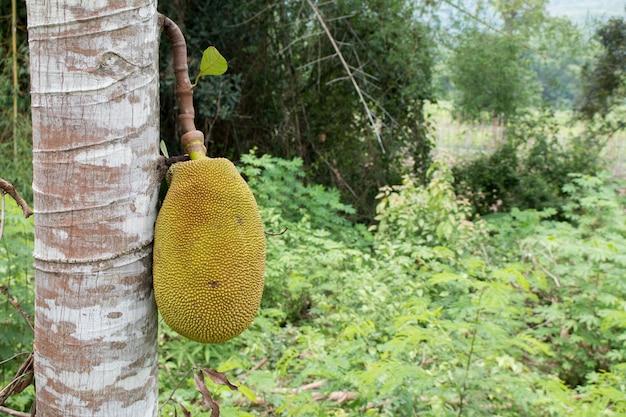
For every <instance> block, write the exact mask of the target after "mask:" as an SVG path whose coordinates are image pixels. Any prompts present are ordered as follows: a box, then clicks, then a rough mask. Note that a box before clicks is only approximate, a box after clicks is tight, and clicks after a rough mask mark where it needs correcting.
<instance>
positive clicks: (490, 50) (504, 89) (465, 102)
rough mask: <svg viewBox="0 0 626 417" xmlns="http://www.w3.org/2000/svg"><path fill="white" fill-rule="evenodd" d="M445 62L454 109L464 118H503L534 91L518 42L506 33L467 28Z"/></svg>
mask: <svg viewBox="0 0 626 417" xmlns="http://www.w3.org/2000/svg"><path fill="white" fill-rule="evenodd" d="M448 66H449V69H450V74H451V80H452V82H453V83H454V86H455V88H456V90H457V97H456V98H455V100H454V105H455V111H456V112H457V113H458V114H459V115H461V116H462V117H463V118H465V119H468V120H480V119H482V118H485V116H486V117H487V118H488V119H493V118H496V117H497V118H504V119H507V118H509V117H511V116H513V115H515V113H516V112H517V111H518V110H520V109H524V108H525V107H527V106H528V105H529V104H531V102H532V101H531V100H532V98H533V97H535V96H537V95H538V94H536V93H537V91H535V90H537V88H536V87H538V86H537V85H536V80H535V79H534V75H533V74H532V73H531V72H530V70H529V62H528V60H526V59H524V58H523V56H522V49H521V45H520V43H519V42H517V41H516V40H515V39H513V38H511V37H510V36H504V35H501V34H494V33H489V32H481V31H478V30H467V31H465V32H463V34H462V35H461V40H460V42H459V45H458V46H457V47H456V48H455V49H454V52H453V54H452V57H451V59H450V61H449V62H448Z"/></svg>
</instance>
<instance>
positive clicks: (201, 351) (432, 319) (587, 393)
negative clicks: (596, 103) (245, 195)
mask: <svg viewBox="0 0 626 417" xmlns="http://www.w3.org/2000/svg"><path fill="white" fill-rule="evenodd" d="M240 166H241V170H242V173H243V174H244V175H245V177H246V178H247V179H248V181H249V184H250V186H251V188H252V189H253V191H254V193H255V195H256V197H257V199H258V202H259V205H260V208H261V213H262V217H263V219H264V223H265V224H264V226H265V230H266V231H268V232H272V233H273V235H268V237H267V273H266V286H265V292H264V296H263V301H262V306H261V310H260V312H259V314H258V316H257V318H256V319H255V321H254V323H253V324H252V326H251V327H250V328H249V329H248V330H246V331H245V332H244V333H242V334H241V335H240V336H239V337H237V338H235V339H233V340H231V341H229V342H227V343H224V344H220V345H203V344H198V343H195V342H191V341H189V340H187V339H184V338H182V337H180V336H178V335H177V334H175V333H173V332H172V331H171V330H170V329H169V328H167V326H166V325H164V324H163V323H161V333H160V338H159V344H160V355H159V380H160V381H159V382H160V401H161V404H162V406H161V408H160V415H161V416H175V415H188V414H186V413H190V414H191V415H193V416H199V417H202V416H207V417H208V416H210V415H211V411H210V410H209V409H207V408H206V407H205V405H204V404H203V399H202V396H201V394H200V393H198V391H197V389H196V386H195V384H194V378H193V376H194V372H196V370H197V369H199V368H214V369H217V370H219V371H222V372H225V374H226V376H227V377H228V379H229V380H230V381H231V382H233V383H234V384H236V385H240V386H241V387H242V388H241V390H240V391H231V390H230V389H228V388H227V387H226V386H224V385H221V384H219V383H216V382H213V381H211V380H210V379H209V378H207V379H206V381H205V382H206V384H207V386H208V388H209V390H210V392H211V394H212V396H213V399H214V400H216V401H217V402H219V404H220V407H221V415H222V416H225V417H228V416H417V415H419V416H564V415H567V416H580V417H583V416H620V415H625V414H626V360H625V358H624V355H626V347H625V343H624V342H625V336H624V328H625V327H626V281H624V279H623V277H624V276H625V275H626V274H625V272H626V256H625V255H624V253H626V223H625V221H626V216H625V215H624V202H625V201H624V197H623V196H620V194H619V189H620V184H615V183H613V182H611V180H610V179H609V178H608V176H606V175H604V174H601V175H598V176H585V175H569V176H568V178H567V181H566V184H565V186H564V187H563V189H562V192H563V194H564V195H565V196H566V198H564V200H563V201H564V204H563V205H562V206H561V207H555V208H546V209H544V210H542V211H536V210H523V211H522V210H517V209H512V210H511V211H510V212H508V213H501V214H498V215H493V216H487V217H485V218H475V217H474V215H473V214H472V213H474V211H473V207H472V206H471V204H470V202H469V201H467V200H464V199H462V198H459V197H458V196H457V195H456V194H455V192H454V184H453V183H452V178H453V177H452V174H451V172H450V169H449V168H448V167H447V166H446V165H444V164H434V165H433V166H432V167H431V169H430V170H429V172H428V173H427V178H428V181H427V182H426V184H425V185H419V184H420V183H418V182H416V181H414V180H413V179H412V178H411V177H405V178H404V181H403V183H402V184H400V185H396V186H393V187H386V188H383V189H382V190H381V191H380V194H379V196H378V208H377V216H376V218H375V219H372V223H371V224H369V225H367V226H366V225H362V224H353V223H351V222H349V221H348V220H346V215H347V216H349V215H350V214H352V212H353V209H352V208H351V207H349V206H347V205H345V204H343V203H342V202H341V200H340V198H339V194H338V193H337V192H336V191H335V190H331V189H327V188H324V187H320V186H316V185H312V184H306V183H304V182H303V173H302V163H301V161H299V160H298V159H295V160H281V159H277V158H273V157H271V156H268V155H265V156H256V155H255V154H254V153H251V154H248V155H246V156H245V157H244V158H243V159H242V162H241V164H240ZM621 186H622V187H623V184H621ZM557 212H558V213H559V215H558V216H556V213H557ZM10 213H12V214H10V215H11V216H14V217H13V220H12V223H11V222H9V223H7V229H6V230H5V239H3V241H2V244H3V245H9V246H7V247H6V249H4V250H5V252H3V256H2V257H0V271H1V272H2V273H3V285H6V284H5V282H10V283H11V288H12V291H13V292H14V294H15V295H16V296H18V297H20V298H21V300H20V301H21V302H22V304H23V305H29V303H30V301H28V297H29V294H32V283H31V279H30V277H31V276H32V271H31V270H30V269H28V268H30V266H29V265H30V264H31V263H32V260H31V258H30V250H31V249H29V248H31V246H29V245H32V244H31V243H28V242H30V241H31V240H32V224H26V223H24V222H22V221H18V214H19V213H18V211H17V210H16V208H11V209H10ZM25 225H26V226H25ZM9 242H10V243H9ZM18 242H21V243H18ZM20 245H21V246H20ZM18 246H19V247H18ZM0 250H2V249H0ZM7 259H11V263H10V264H9V263H7V261H6V260H7ZM7 265H8V266H7ZM7 280H9V281H7ZM2 302H3V305H2V307H3V310H2V312H0V314H4V316H1V317H3V320H5V321H7V320H13V322H12V323H13V324H10V325H11V326H13V325H15V326H16V325H20V324H19V323H20V320H22V319H21V317H18V316H17V315H16V313H15V311H14V310H11V306H10V305H9V304H8V303H7V302H6V301H5V299H3V300H2ZM7 323H8V321H7ZM5 329H7V330H5ZM8 329H9V328H8V327H5V326H3V327H2V329H1V330H0V341H2V342H4V341H5V340H6V341H7V346H8V345H11V348H12V350H11V352H13V353H8V352H7V353H5V352H4V351H3V355H4V356H3V358H2V359H4V358H6V357H8V356H10V355H13V354H14V353H15V352H19V351H20V350H22V349H27V347H26V345H27V344H28V343H30V342H29V340H27V339H26V336H24V335H26V334H28V331H27V330H26V329H23V328H22V329H14V328H11V329H10V332H12V333H11V334H14V333H16V332H17V333H20V334H22V335H23V336H21V338H22V339H20V340H19V341H11V342H9V341H8V340H9V339H7V338H6V337H7V335H9V330H8ZM3 346H4V345H3ZM2 366H3V369H7V367H8V366H11V365H10V363H5V364H3V365H2ZM5 382H6V379H5ZM31 395H32V394H31ZM17 398H20V397H17ZM14 401H18V400H14ZM13 405H16V404H15V403H14V404H13ZM183 407H184V410H187V411H184V410H183ZM16 408H18V409H19V404H17V405H16Z"/></svg>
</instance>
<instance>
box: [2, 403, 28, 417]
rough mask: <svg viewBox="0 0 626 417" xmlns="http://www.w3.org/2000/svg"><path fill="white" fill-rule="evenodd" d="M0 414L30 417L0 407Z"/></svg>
mask: <svg viewBox="0 0 626 417" xmlns="http://www.w3.org/2000/svg"><path fill="white" fill-rule="evenodd" d="M0 412H2V413H6V414H8V415H10V416H16V417H30V413H22V412H21V411H15V410H11V409H10V408H6V407H3V406H1V405H0Z"/></svg>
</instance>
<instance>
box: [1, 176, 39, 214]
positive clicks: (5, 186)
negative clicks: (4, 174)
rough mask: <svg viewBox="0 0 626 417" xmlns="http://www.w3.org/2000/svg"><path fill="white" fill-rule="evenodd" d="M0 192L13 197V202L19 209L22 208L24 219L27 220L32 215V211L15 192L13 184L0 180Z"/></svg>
mask: <svg viewBox="0 0 626 417" xmlns="http://www.w3.org/2000/svg"><path fill="white" fill-rule="evenodd" d="M0 190H2V191H4V192H6V193H7V194H8V195H10V196H11V197H13V200H15V202H16V203H17V204H19V206H20V207H22V211H23V212H24V218H28V217H30V216H32V215H33V210H32V209H31V208H30V207H28V203H26V201H25V200H24V199H23V198H22V196H21V195H20V193H18V192H17V190H16V189H15V187H14V186H13V184H11V183H10V182H9V181H6V180H3V179H2V178H0Z"/></svg>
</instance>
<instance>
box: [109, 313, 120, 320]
mask: <svg viewBox="0 0 626 417" xmlns="http://www.w3.org/2000/svg"><path fill="white" fill-rule="evenodd" d="M107 317H108V318H110V319H119V318H120V317H122V312H121V311H115V312H111V313H109V314H107Z"/></svg>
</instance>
